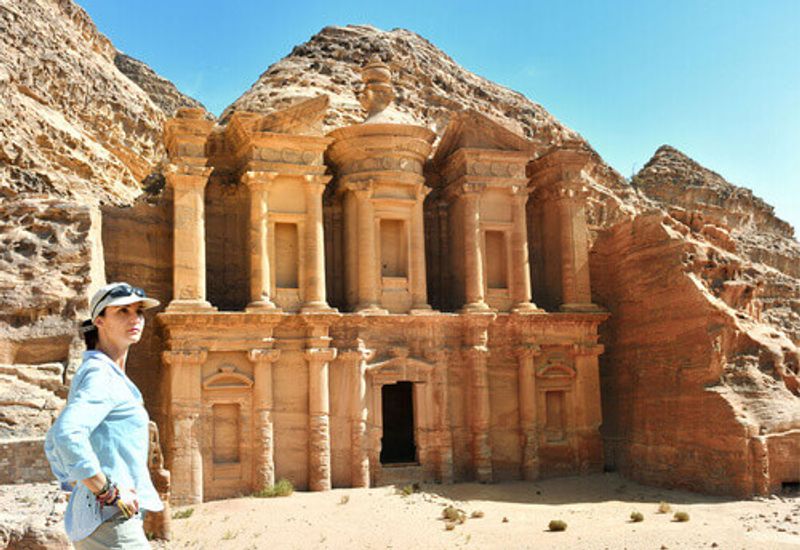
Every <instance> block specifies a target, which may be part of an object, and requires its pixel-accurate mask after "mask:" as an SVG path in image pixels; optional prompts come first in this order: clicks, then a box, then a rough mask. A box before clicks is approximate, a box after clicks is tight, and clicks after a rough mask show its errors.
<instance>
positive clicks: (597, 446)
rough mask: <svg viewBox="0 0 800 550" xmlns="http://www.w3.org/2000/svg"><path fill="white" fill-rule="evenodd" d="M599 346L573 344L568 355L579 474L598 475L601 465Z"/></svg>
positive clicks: (602, 349) (600, 348)
mask: <svg viewBox="0 0 800 550" xmlns="http://www.w3.org/2000/svg"><path fill="white" fill-rule="evenodd" d="M604 349H605V348H604V347H603V345H602V344H595V343H578V344H573V346H572V349H571V353H570V355H571V356H572V357H573V360H574V361H575V371H576V376H575V395H576V397H577V399H576V402H577V403H578V406H577V407H576V411H575V413H576V422H575V431H576V441H575V445H576V458H577V461H578V464H577V467H578V469H579V471H580V473H582V474H587V473H591V472H598V471H601V470H602V465H603V441H602V437H601V435H600V425H601V424H602V422H603V417H602V411H601V408H600V365H599V362H598V357H599V356H600V354H602V353H603V351H604Z"/></svg>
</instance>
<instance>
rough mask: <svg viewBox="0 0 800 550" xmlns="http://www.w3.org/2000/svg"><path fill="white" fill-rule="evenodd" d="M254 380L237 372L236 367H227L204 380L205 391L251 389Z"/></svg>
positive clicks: (221, 368)
mask: <svg viewBox="0 0 800 550" xmlns="http://www.w3.org/2000/svg"><path fill="white" fill-rule="evenodd" d="M252 387H253V380H252V379H250V377H249V376H247V375H246V374H242V373H241V372H237V371H236V367H234V366H231V365H225V366H222V367H220V368H219V371H218V372H217V373H215V374H212V375H211V376H209V377H207V378H206V379H205V380H203V389H204V390H234V389H245V390H246V389H250V388H252Z"/></svg>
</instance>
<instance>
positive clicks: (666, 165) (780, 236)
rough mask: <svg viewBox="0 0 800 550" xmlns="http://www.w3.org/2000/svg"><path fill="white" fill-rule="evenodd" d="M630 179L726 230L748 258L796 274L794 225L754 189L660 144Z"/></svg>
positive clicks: (799, 247) (799, 273)
mask: <svg viewBox="0 0 800 550" xmlns="http://www.w3.org/2000/svg"><path fill="white" fill-rule="evenodd" d="M631 183H632V184H633V185H634V186H635V187H636V188H638V189H640V190H641V191H643V192H644V194H645V195H647V196H648V197H649V198H651V199H654V200H656V201H657V202H659V203H661V204H663V205H666V206H679V207H682V208H684V209H686V210H690V211H697V212H700V213H702V215H703V216H704V217H705V219H706V220H708V221H709V222H711V223H713V224H716V225H718V226H721V227H723V228H727V230H728V231H729V232H730V234H731V237H732V238H733V240H734V241H735V242H736V244H737V248H738V249H739V250H740V252H742V253H743V254H745V255H746V256H747V257H748V259H751V260H753V261H755V262H759V263H764V264H765V265H768V266H770V267H773V268H775V269H777V270H779V271H783V272H784V273H787V274H789V275H791V276H792V277H800V243H798V242H797V241H796V240H795V239H794V229H793V228H792V226H791V225H789V224H788V223H787V222H785V221H783V220H781V219H780V218H778V217H777V216H776V215H775V209H774V208H773V207H772V206H770V205H769V204H767V203H766V202H764V201H763V200H762V199H760V198H759V197H757V196H755V195H753V192H752V191H750V190H749V189H746V188H744V187H738V186H736V185H733V184H732V183H730V182H728V181H727V180H725V179H724V178H723V177H722V176H720V175H719V174H717V173H716V172H713V171H711V170H709V169H708V168H705V167H704V166H701V165H700V164H699V163H697V162H696V161H694V160H693V159H691V158H689V157H688V156H687V155H685V154H684V153H682V152H681V151H678V150H677V149H675V148H673V147H670V146H669V145H662V146H661V147H659V148H658V150H657V151H656V152H655V154H654V155H653V157H652V158H651V159H650V160H649V161H648V162H647V164H646V165H645V166H644V168H642V169H641V170H640V171H639V173H638V174H636V175H635V176H634V177H633V179H632V181H631Z"/></svg>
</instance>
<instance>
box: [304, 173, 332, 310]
mask: <svg viewBox="0 0 800 550" xmlns="http://www.w3.org/2000/svg"><path fill="white" fill-rule="evenodd" d="M330 179H331V176H305V194H306V229H305V232H306V234H305V278H304V279H305V288H304V289H303V290H304V291H303V294H304V298H303V307H302V309H301V311H302V312H303V313H307V312H315V311H332V308H331V307H330V306H329V305H328V299H327V296H326V293H325V237H324V233H323V227H322V225H323V222H322V193H323V192H324V191H325V185H326V184H327V183H328V182H329V181H330Z"/></svg>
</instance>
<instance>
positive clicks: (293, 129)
mask: <svg viewBox="0 0 800 550" xmlns="http://www.w3.org/2000/svg"><path fill="white" fill-rule="evenodd" d="M329 102H330V100H329V99H328V96H326V95H319V96H316V97H312V98H311V99H303V100H301V101H298V102H297V103H295V104H294V105H292V106H291V107H287V108H286V109H281V110H280V111H274V112H272V113H269V114H266V115H264V116H263V117H262V118H261V120H260V121H259V123H258V126H257V131H259V132H275V133H277V134H294V135H321V133H322V120H323V119H324V118H325V113H326V112H327V110H328V103H329Z"/></svg>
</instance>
